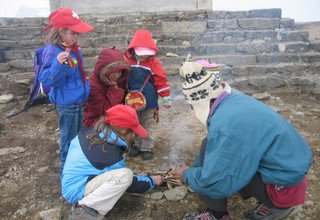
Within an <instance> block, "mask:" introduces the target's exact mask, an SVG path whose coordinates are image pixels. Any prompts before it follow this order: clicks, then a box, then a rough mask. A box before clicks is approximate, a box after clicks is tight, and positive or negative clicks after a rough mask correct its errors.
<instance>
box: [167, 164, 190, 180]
mask: <svg viewBox="0 0 320 220" xmlns="http://www.w3.org/2000/svg"><path fill="white" fill-rule="evenodd" d="M188 168H189V167H188V166H185V165H183V166H181V167H179V168H178V169H176V170H172V171H171V172H170V173H171V175H172V178H173V179H180V180H181V181H183V172H184V171H185V170H186V169H188Z"/></svg>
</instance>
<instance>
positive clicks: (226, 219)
mask: <svg viewBox="0 0 320 220" xmlns="http://www.w3.org/2000/svg"><path fill="white" fill-rule="evenodd" d="M183 220H231V217H230V215H229V214H228V213H227V214H225V215H223V216H222V218H216V217H214V215H213V214H212V212H211V211H210V209H207V210H206V211H204V212H202V213H198V212H188V213H187V214H185V215H184V217H183Z"/></svg>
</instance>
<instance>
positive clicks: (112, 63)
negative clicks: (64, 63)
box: [83, 48, 129, 127]
mask: <svg viewBox="0 0 320 220" xmlns="http://www.w3.org/2000/svg"><path fill="white" fill-rule="evenodd" d="M128 77H129V65H128V64H127V63H126V62H125V61H124V59H123V54H122V53H121V51H120V50H118V49H115V48H106V49H104V50H103V51H102V52H101V53H100V54H99V58H98V61H97V62H96V64H95V66H94V70H93V73H92V75H91V76H90V87H91V90H90V95H89V99H88V100H87V102H86V103H85V105H84V109H83V113H84V117H83V125H84V127H94V125H95V124H96V123H97V121H99V119H101V120H104V117H105V116H104V114H105V111H106V110H107V109H109V108H111V107H113V106H115V105H117V104H123V101H124V97H125V94H126V90H127V84H128Z"/></svg>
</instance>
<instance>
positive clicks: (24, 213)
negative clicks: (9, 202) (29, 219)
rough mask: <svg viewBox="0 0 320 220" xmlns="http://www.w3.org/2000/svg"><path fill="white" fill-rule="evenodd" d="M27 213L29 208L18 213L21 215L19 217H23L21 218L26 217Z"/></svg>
mask: <svg viewBox="0 0 320 220" xmlns="http://www.w3.org/2000/svg"><path fill="white" fill-rule="evenodd" d="M27 212H28V209H27V208H22V209H19V210H18V211H17V213H19V215H21V216H25V215H26V214H27Z"/></svg>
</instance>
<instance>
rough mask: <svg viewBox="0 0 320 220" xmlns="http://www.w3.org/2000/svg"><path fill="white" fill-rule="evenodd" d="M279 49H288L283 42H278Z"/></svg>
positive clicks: (280, 50) (283, 50)
mask: <svg viewBox="0 0 320 220" xmlns="http://www.w3.org/2000/svg"><path fill="white" fill-rule="evenodd" d="M278 49H279V52H281V53H283V52H285V51H286V45H285V44H283V43H279V44H278Z"/></svg>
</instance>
